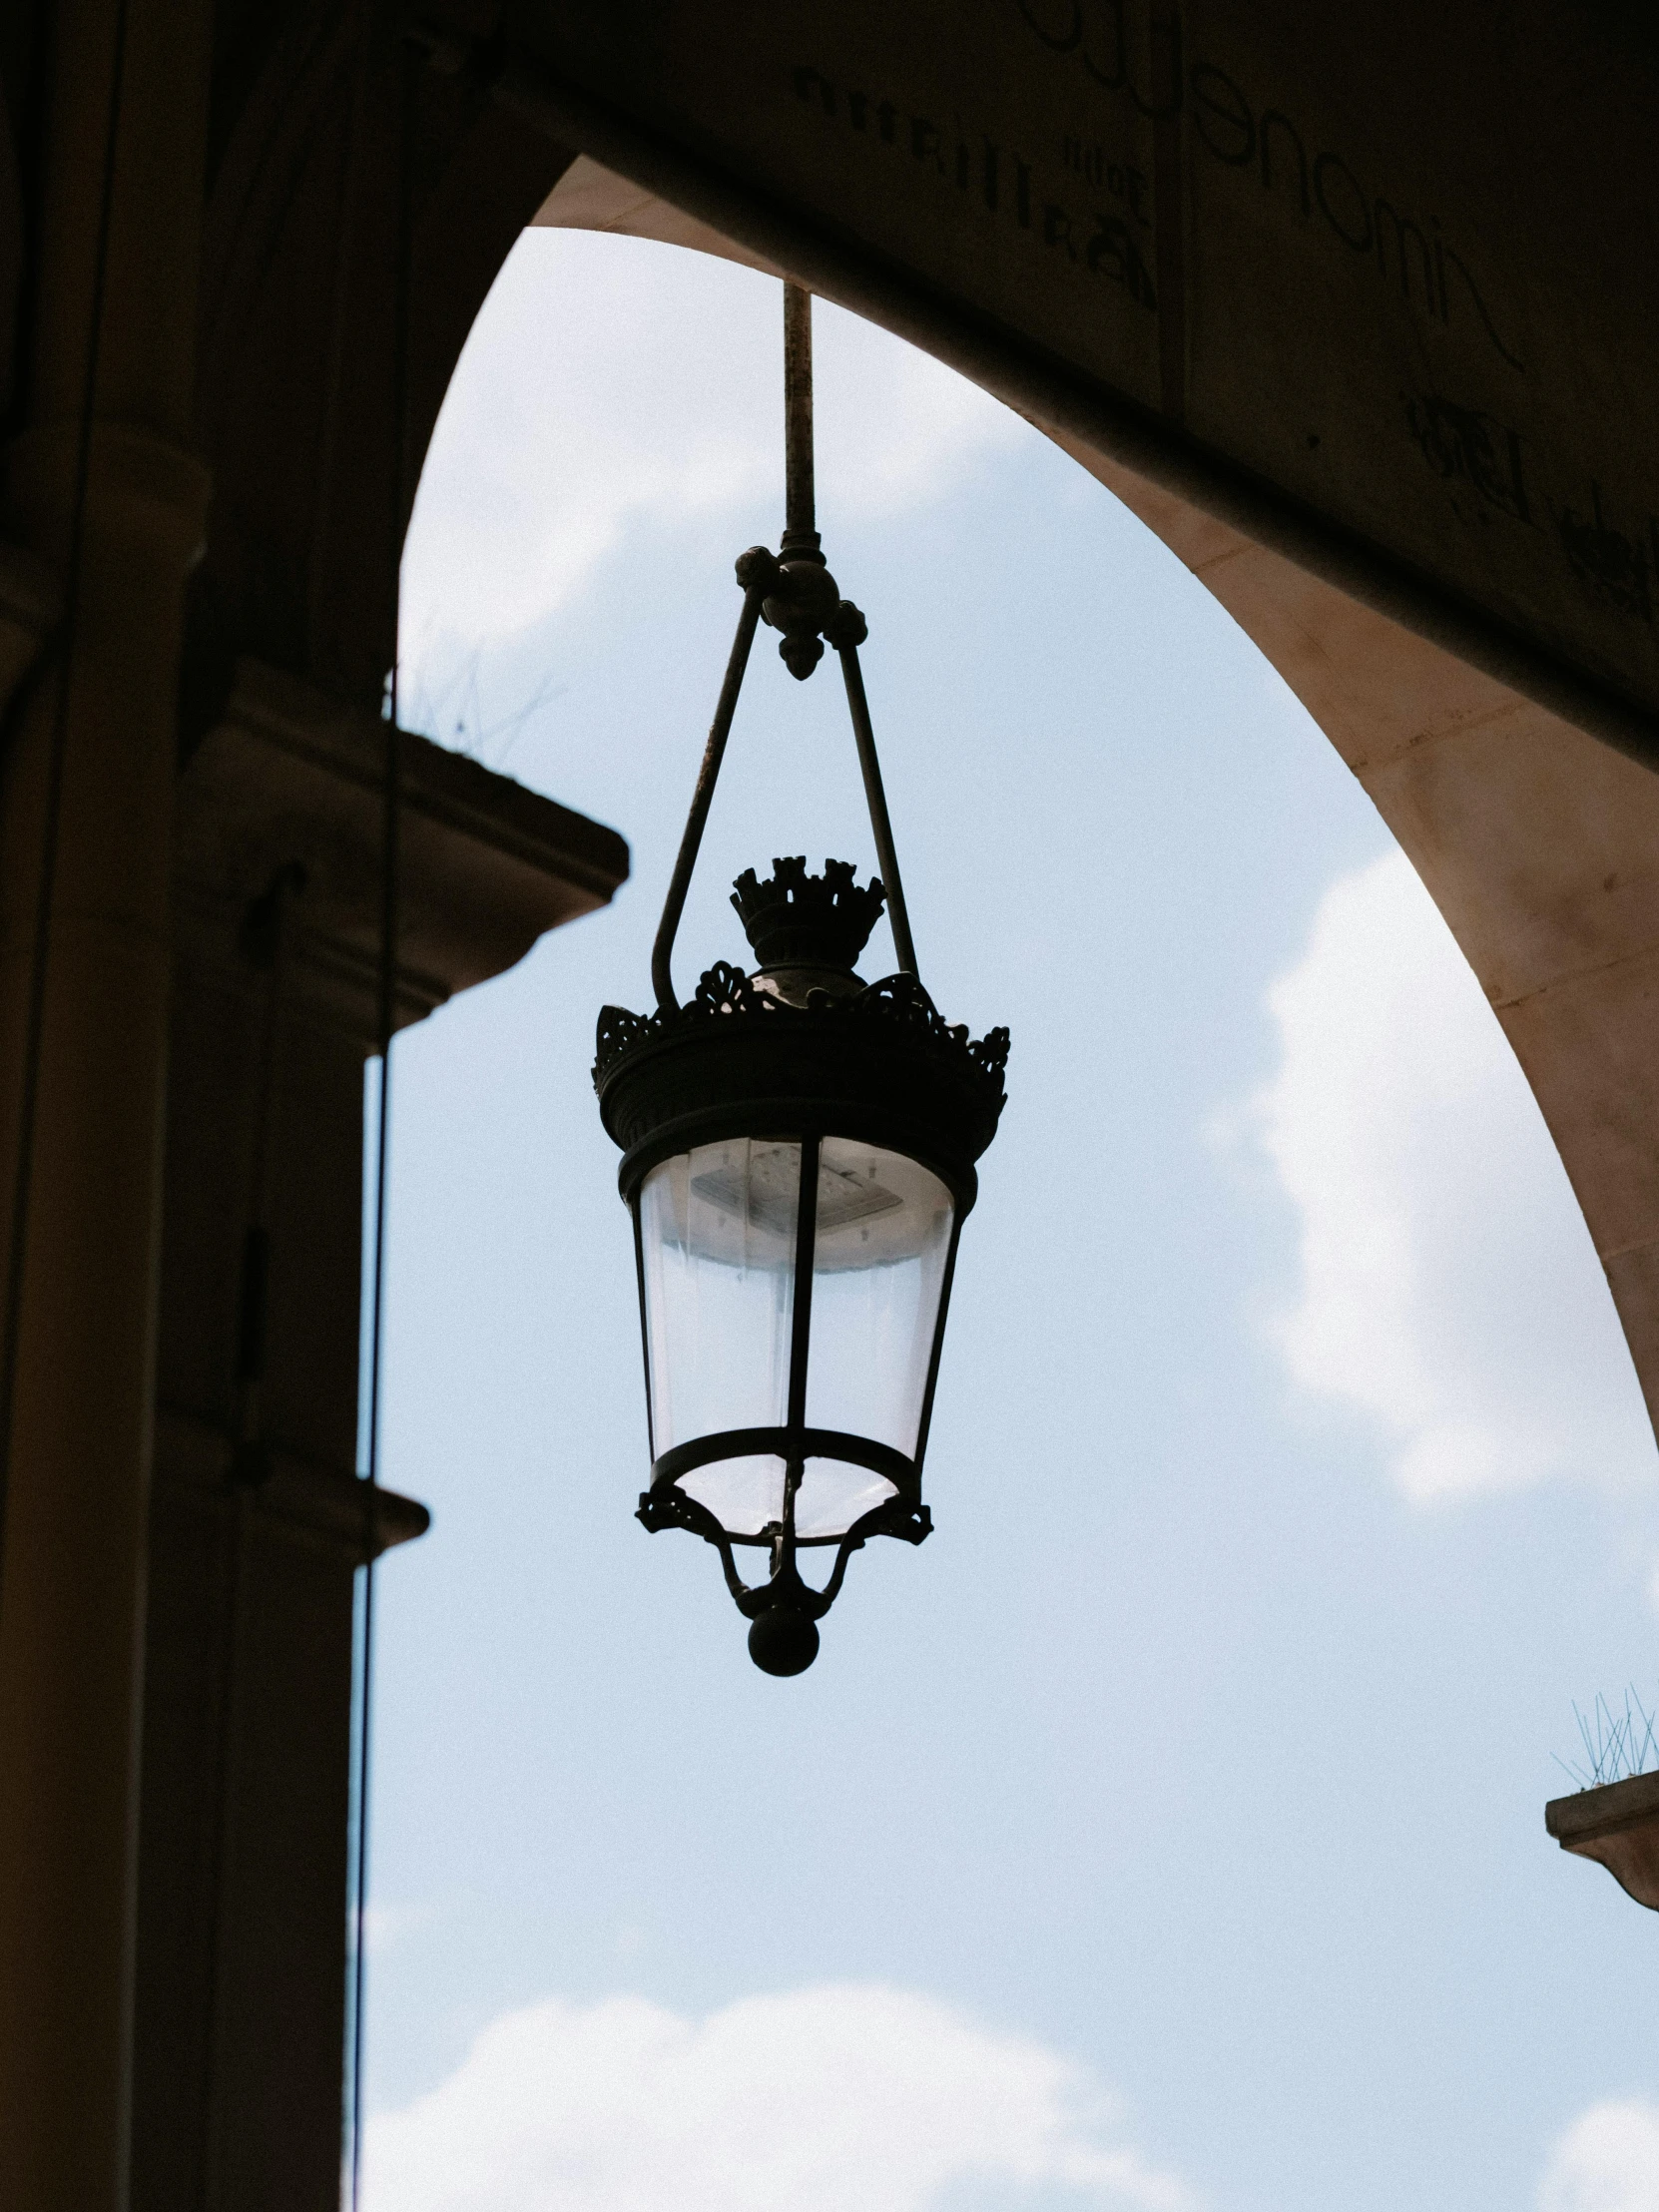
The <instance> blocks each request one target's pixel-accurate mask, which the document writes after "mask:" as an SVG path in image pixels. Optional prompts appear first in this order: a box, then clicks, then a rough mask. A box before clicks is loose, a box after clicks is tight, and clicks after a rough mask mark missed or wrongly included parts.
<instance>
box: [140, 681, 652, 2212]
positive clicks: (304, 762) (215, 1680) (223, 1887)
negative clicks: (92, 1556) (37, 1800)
mask: <svg viewBox="0 0 1659 2212" xmlns="http://www.w3.org/2000/svg"><path fill="white" fill-rule="evenodd" d="M384 749H385V731H384V725H383V724H380V723H378V722H376V721H374V720H372V719H371V718H368V717H366V716H362V715H358V714H353V713H352V712H350V711H348V710H345V709H342V708H339V707H337V706H330V705H329V704H328V703H327V702H326V701H324V700H323V699H321V698H320V697H319V695H318V694H316V693H315V692H314V691H312V690H311V689H310V688H309V687H308V686H306V685H305V684H303V683H302V682H300V681H298V680H296V679H294V678H291V677H278V676H277V675H276V674H275V673H274V672H272V671H270V670H264V669H261V668H259V667H257V666H252V665H248V664H245V666H244V668H243V670H242V673H241V677H240V680H239V682H238V685H237V688H236V691H235V692H234V694H233V697H232V701H231V705H230V709H229V711H228V713H227V715H226V718H225V719H224V721H223V722H222V723H221V724H220V725H219V726H218V727H217V728H216V729H215V730H214V731H212V732H211V733H210V735H209V736H208V738H207V740H206V741H205V743H204V744H203V746H202V747H201V749H200V751H199V752H198V753H197V755H196V756H195V758H194V760H193V761H192V763H191V765H190V767H189V768H188V770H187V771H186V772H185V776H184V779H183V782H182V785H181V789H180V800H179V819H178V834H177V839H176V846H175V862H176V864H175V897H174V916H175V919H174V931H175V945H176V951H175V969H174V975H175V980H174V996H173V1030H172V1064H171V1071H170V1079H169V1099H168V1114H167V1148H168V1172H167V1198H166V1215H165V1224H166V1226H165V1235H164V1243H163V1255H164V1257H163V1274H162V1301H161V1345H160V1359H159V1368H158V1378H159V1380H158V1399H159V1404H158V1415H157V1442H156V1472H155V1494H154V1503H153V1507H152V1514H151V1522H150V1553H151V1564H150V1604H149V1635H148V1657H147V1666H146V1695H145V1721H144V1807H143V1830H142V1847H141V1860H140V1907H139V1960H138V2001H137V2082H136V2094H135V2109H134V2159H133V2206H134V2212H330V2208H331V2207H332V2206H333V2205H334V2204H335V2202H336V2198H337V2193H338V2184H339V2171H340V2123H341V2059H342V2031H343V2027H344V2020H345V1980H346V1970H347V1957H346V1940H345V1936H346V1930H345V1906H346V1889H347V1852H348V1832H347V1819H346V1815H347V1805H348V1796H349V1782H350V1743H351V1730H350V1721H351V1690H352V1675H351V1653H352V1589H353V1579H354V1575H355V1570H356V1568H357V1566H358V1564H359V1562H360V1561H361V1559H362V1557H363V1555H364V1550H365V1538H366V1537H367V1536H368V1534H369V1531H368V1529H367V1526H366V1513H365V1505H366V1502H367V1501H366V1500H365V1494H364V1490H363V1486H362V1484H360V1483H359V1482H358V1481H356V1480H355V1479H354V1472H355V1454H356V1438H357V1367H358V1316H359V1282H360V1268H359V1257H360V1255H359V1243H360V1225H361V1219H362V1136H363V1062H364V1058H365V1056H366V1055H367V1054H368V1053H370V1052H371V1051H372V1050H373V1049H374V1041H375V1019H376V1000H377V987H376V986H377V972H378V971H377V954H378V933H379V923H380V883H381V874H380V861H381V819H382V818H381V802H382V774H383V763H384ZM402 758H403V775H402V790H403V806H402V810H401V821H402V832H401V837H400V847H401V853H402V865H401V870H400V881H401V897H400V901H399V904H400V910H401V912H400V930H399V938H400V947H401V953H402V958H401V961H400V966H399V973H398V979H397V996H396V1005H397V1017H398V1020H399V1023H400V1024H401V1023H407V1022H410V1021H416V1020H419V1019H421V1018H422V1017H424V1016H425V1015H426V1014H428V1013H429V1012H430V1011H431V1010H432V1009H433V1008H434V1007H435V1006H437V1005H439V1004H441V1003H442V1001H443V1000H444V999H445V998H447V997H448V996H449V995H450V993H451V992H453V991H456V990H460V989H463V988H465V987H467V986H468V985H470V984H473V983H476V982H480V981H482V980H483V979H484V978H485V977H486V976H488V975H492V974H495V973H497V972H498V971H499V970H500V969H502V968H505V967H508V966H510V965H512V963H513V962H514V961H515V960H517V959H518V958H520V957H521V956H522V954H523V953H525V952H526V951H528V950H529V948H530V946H531V945H532V944H533V943H534V942H535V940H536V938H537V937H538V936H539V935H540V934H541V933H542V932H543V931H544V930H546V929H550V928H553V927H555V926H556V925H557V924H558V923H560V922H562V921H565V920H568V919H570V918H572V917H573V916H574V915H577V914H580V913H584V912H587V911H589V910H590V909H592V908H593V907H595V906H597V905H599V904H601V903H602V902H603V901H604V900H605V899H607V898H608V897H609V896H610V894H611V891H612V890H613V889H614V887H615V885H616V884H617V882H618V881H620V880H621V878H622V876H623V875H624V874H625V873H626V870H627V848H626V846H625V845H624V844H623V842H622V840H621V838H620V837H618V836H616V835H615V834H614V833H613V832H611V831H609V830H601V829H600V828H598V827H597V825H595V824H592V823H589V822H586V821H584V820H583V819H582V818H581V817H580V816H577V815H573V814H570V813H569V812H567V811H566V810H565V809H563V808H561V807H557V806H554V805H553V804H552V803H551V802H550V801H548V800H544V799H540V798H537V797H536V796H535V795H534V794H532V793H530V792H526V791H524V790H522V789H521V788H520V787H519V786H517V785H515V784H512V783H509V782H508V781H507V779H506V778H504V777H498V776H492V775H489V774H488V773H487V772H486V771H484V770H483V769H480V768H479V767H477V766H476V765H475V764H474V763H472V762H470V761H465V760H460V759H457V758H456V757H455V756H454V755H452V754H447V753H443V752H441V751H439V750H438V749H437V748H436V747H434V746H431V745H428V744H427V743H425V741H424V740H422V739H419V738H410V737H405V738H404V739H403V740H402ZM301 879H302V887H300V884H301ZM277 883H281V884H284V885H286V886H287V887H286V888H285V889H284V890H283V891H282V892H281V893H280V894H279V895H280V897H281V901H282V906H283V910H284V913H285V923H284V927H283V930H282V933H281V935H282V942H281V944H280V945H278V943H277V937H276V933H275V932H274V931H273V929H272V927H271V923H272V920H273V918H274V916H273V907H272V904H271V902H270V900H269V894H270V892H271V889H272V886H273V885H274V884H277ZM251 921H252V923H253V926H252V927H251V926H250V923H251ZM274 994H275V996H274ZM262 1132H264V1137H263V1139H262ZM262 1151H263V1152H264V1153H265V1156H266V1163H267V1164H266V1169H265V1171H264V1172H263V1173H262V1171H261V1166H260V1156H261V1154H262ZM251 1225H252V1226H255V1227H257V1228H258V1229H260V1230H261V1231H263V1233H264V1235H265V1236H266V1237H267V1239H268V1241H269V1277H268V1280H269V1287H270V1295H269V1302H268V1307H267V1325H266V1328H265V1331H264V1348H263V1359H262V1360H261V1361H260V1362H259V1363H258V1364H259V1365H260V1366H261V1368H262V1369H263V1379H262V1381H261V1383H260V1386H259V1392H258V1405H257V1408H252V1409H251V1406H250V1402H249V1395H248V1390H247V1387H246V1386H244V1387H242V1388H241V1389H240V1390H239V1384H238V1370H239V1366H245V1365H246V1364H247V1363H245V1362H243V1361H242V1360H241V1358H240V1350H241V1339H242V1336H243V1331H244V1325H245V1322H246V1319H247V1309H246V1304H245V1300H244V1297H243V1293H242V1287H241V1286H242V1279H243V1271H244V1253H245V1250H246V1249H247V1241H248V1230H249V1228H250V1226H251ZM251 1410H253V1411H255V1412H257V1417H256V1418H253V1419H251V1418H250V1414H251ZM251 1431H254V1432H256V1433H257V1440H258V1443H259V1445H260V1446H261V1449H260V1451H259V1452H257V1453H256V1454H254V1455H252V1456H253V1459H254V1464H252V1465H248V1464H247V1462H248V1460H249V1457H250V1455H249V1454H247V1453H246V1452H245V1453H244V1454H243V1458H244V1462H245V1471H247V1472H250V1473H253V1474H256V1475H258V1476H259V1477H260V1479H258V1481H257V1482H256V1483H254V1484H252V1485H250V1484H248V1483H246V1482H239V1481H238V1480H237V1479H236V1478H235V1470H236V1465H237V1457H238V1454H237V1445H238V1443H239V1441H245V1440H246V1439H247V1438H248V1436H249V1434H250V1432H251ZM374 1503H375V1511H374V1521H375V1527H374V1531H373V1541H374V1543H375V1545H376V1548H382V1547H384V1546H385V1545H386V1544H391V1543H399V1542H401V1541H403V1540H404V1539H406V1538H408V1537H410V1536H415V1535H418V1534H419V1533H420V1532H421V1531H422V1529H423V1528H424V1527H425V1525H426V1515H425V1512H424V1510H423V1509H422V1508H421V1507H420V1506H418V1505H414V1504H411V1503H410V1502H409V1501H408V1500H407V1499H404V1498H398V1497H394V1496H389V1495H386V1494H385V1493H381V1495H380V1496H379V1498H378V1499H377V1500H375V1501H374ZM389 1571H392V1572H395V1571H396V1570H395V1565H393V1566H392V1568H391V1569H390V1570H389Z"/></svg>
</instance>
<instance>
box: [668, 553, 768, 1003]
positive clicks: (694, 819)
mask: <svg viewBox="0 0 1659 2212" xmlns="http://www.w3.org/2000/svg"><path fill="white" fill-rule="evenodd" d="M746 559H747V556H746ZM738 566H739V581H740V582H742V583H743V586H744V594H743V613H742V614H741V615H740V616H739V617H738V634H737V636H736V637H735V638H734V639H733V641H732V657H731V659H730V660H729V661H728V662H727V664H726V681H725V683H723V684H722V685H721V687H720V698H719V700H718V701H717V703H716V706H715V719H714V721H713V722H712V723H711V724H710V726H709V742H708V744H707V745H706V746H705V747H704V749H703V765H702V767H701V768H700V769H699V770H698V772H697V787H696V789H695V790H694V791H693V793H692V803H691V813H690V814H689V815H688V816H687V817H686V828H685V832H684V834H683V835H682V837H681V839H680V851H679V855H678V857H677V858H676V860H675V862H674V873H673V875H672V876H671V877H670V878H669V886H668V896H667V897H666V898H665V899H664V901H663V918H662V920H661V921H659V922H658V924H657V935H656V939H655V941H654V942H653V944H652V947H651V985H652V988H653V990H655V992H656V993H657V1007H658V1011H659V1012H661V1013H667V1014H671V1013H673V1012H674V1011H675V1009H676V1008H677V1007H678V1006H679V1003H680V1001H679V1000H678V999H677V998H676V997H675V995H674V976H673V973H672V964H673V959H674V939H675V935H676V932H677V931H678V929H679V927H680V916H681V913H682V912H683V911H684V909H685V904H686V893H687V891H688V890H689V889H690V888H691V879H692V870H693V868H694V867H696V865H697V853H698V848H699V846H700V845H701V844H702V842H703V830H704V826H705V824H706V823H707V822H708V820H709V803H710V801H711V800H712V799H713V798H714V796H715V782H716V779H717V778H718V777H719V775H720V764H721V760H722V757H723V756H724V754H725V752H726V741H727V739H728V738H729V737H730V736H731V734H732V717H733V715H734V714H736V712H737V707H738V694H739V692H740V691H741V690H742V689H743V675H744V670H745V669H746V668H747V667H748V666H749V653H750V648H751V647H752V646H753V645H754V643H755V632H756V629H757V627H758V626H759V624H760V620H761V601H762V600H763V599H764V598H765V597H766V577H765V576H764V575H761V576H755V577H753V578H752V579H750V578H745V577H744V575H743V566H744V564H743V562H740V563H739V564H738Z"/></svg>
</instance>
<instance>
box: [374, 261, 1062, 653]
mask: <svg viewBox="0 0 1659 2212" xmlns="http://www.w3.org/2000/svg"><path fill="white" fill-rule="evenodd" d="M815 350H816V356H817V357H816V364H815V365H816V383H817V418H818V446H819V470H818V474H819V505H820V510H821V517H820V520H821V527H825V526H827V525H832V523H833V521H834V520H835V518H836V517H838V516H842V515H849V514H850V515H869V514H895V513H898V512H900V511H902V510H903V509H905V508H908V507H911V506H914V505H916V504H918V503H921V502H923V501H925V500H927V499H930V498H934V497H936V496H938V494H939V493H940V492H942V491H943V490H945V489H946V488H947V487H948V485H949V484H950V483H951V482H952V481H953V480H954V479H955V478H956V477H957V476H959V475H960V474H961V473H962V471H963V470H964V469H966V468H967V467H969V466H971V465H972V463H973V462H974V460H975V459H976V458H977V457H978V456H979V455H980V454H982V453H984V452H986V451H988V450H991V449H994V448H997V447H1002V446H1006V445H1008V444H1010V443H1012V442H1013V441H1015V440H1016V439H1018V438H1020V437H1023V436H1028V435H1031V434H1032V433H1030V432H1029V431H1028V430H1027V429H1026V427H1025V425H1024V424H1023V423H1021V422H1020V421H1019V420H1018V418H1017V417H1016V416H1014V415H1013V414H1011V413H1010V412H1009V411H1008V410H1007V409H1006V408H1005V407H1002V406H1000V405H999V404H998V403H997V402H996V401H995V400H992V399H989V398H987V397H986V396H985V394H984V393H983V392H981V391H979V390H977V389H976V388H975V387H974V386H973V385H971V384H969V383H967V382H965V381H964V380H963V379H962V378H961V377H959V376H957V375H955V374H954V373H953V372H952V371H950V370H949V369H946V368H943V367H941V366H940V365H939V364H938V363H937V362H936V361H933V360H930V359H929V358H928V357H927V356H926V355H925V354H923V353H919V352H917V351H915V350H914V348H912V347H910V346H908V345H905V344H903V343H902V342H901V341H900V340H899V339H897V338H893V337H889V336H888V335H887V334H886V333H885V332H883V331H880V330H876V329H874V328H872V327H871V326H870V325H868V324H867V323H864V322H862V321H860V320H859V319H858V318H857V317H856V316H853V315H849V314H846V313H844V312H843V311H842V310H841V309H839V308H836V307H832V306H830V305H828V304H826V303H825V302H823V301H820V302H819V303H818V306H817V315H816V333H815ZM783 424H784V403H783V307H782V295H781V287H780V285H779V283H778V282H777V280H776V279H775V278H772V277H763V276H760V275H758V274H757V273H756V272H755V271H753V270H747V269H740V268H736V267H734V266H732V265H731V264H729V263H725V262H720V261H715V260H713V259H711V258H710V257H708V256H706V255H702V254H694V253H691V252H688V251H686V250H685V249H682V248H677V247H670V246H661V245H657V244H654V243H651V242H647V241H644V240H639V239H626V238H613V237H603V236H597V235H590V234H586V233H581V232H564V231H554V230H537V231H527V232H526V233H525V234H524V236H523V237H522V239H520V241H519V243H518V245H517V246H516V247H515V248H514V250H513V252H512V253H511V254H510V255H509V257H508V259H507V262H506V264H505V266H504V267H503V269H502V271H501V274H500V276H499V277H497V279H496V282H495V286H494V288H493V290H492V291H491V292H490V295H489V298H488V299H487V300H486V302H485V304H484V307H483V309H482V311H481V313H480V314H479V317H478V320H477V322H476V323H475V324H474V325H473V329H472V334H471V336H470V337H469V338H468V340H467V344H466V348H465V350H464V351H463V353H462V355H461V359H460V362H459V365H458V367H457V368H456V371H455V376H454V379H453V381H452V383H451V385H450V387H449V392H448V395H447V397H446V398H445V401H444V405H443V411H442V413H441V414H440V416H439V418H438V424H437V429H436V432H435V434H434V436H433V439H432V446H431V451H430V453H429V455H428V458H427V461H426V466H425V469H424V471H423V473H422V476H421V481H420V490H419V496H418V498H417V500H416V504H415V510H414V517H413V521H412V523H411V527H410V533H409V543H408V548H407V551H406V554H405V559H404V571H403V574H404V652H405V658H406V659H408V658H415V659H418V658H419V657H420V656H421V655H422V653H423V652H425V651H426V650H428V649H429V647H430V646H431V644H432V643H433V641H435V640H436V639H438V638H439V637H441V636H448V637H451V638H461V639H465V640H466V641H468V642H469V643H470V644H473V645H477V644H480V643H486V642H488V641H489V640H491V639H497V638H502V637H506V636H509V635H511V634H512V633H514V632H515V631H518V630H521V629H523V628H525V627H526V626H527V625H529V624H530V623H532V622H534V621H537V620H539V619H540V618H541V617H542V616H544V615H546V614H548V613H549V612H551V611H552V610H554V609H555V608H557V607H558V606H560V605H562V604H563V603H564V602H566V601H567V600H568V599H570V598H571V597H572V596H573V595H574V594H575V593H576V592H577V591H578V590H579V589H580V588H581V586H582V584H583V583H584V582H585V581H586V579H587V578H588V576H589V575H590V574H591V573H592V572H593V570H594V569H595V567H596V566H597V565H598V563H599V562H600V561H602V560H603V559H605V558H606V557H607V556H608V555H610V554H612V553H614V552H616V551H617V550H618V548H619V547H620V546H621V545H622V544H623V543H624V541H625V539H626V538H627V536H628V535H629V534H630V533H631V532H634V531H638V530H642V529H647V528H650V527H652V526H654V525H655V526H659V527H662V526H672V525H678V524H684V523H685V522H687V521H695V520H697V519H698V518H701V517H709V516H714V515H718V514H719V513H720V512H722V511H724V510H729V509H733V508H736V507H738V506H740V505H742V504H743V503H745V502H746V501H750V500H753V499H755V498H757V497H762V498H764V497H767V496H768V495H769V494H770V493H772V492H776V500H775V502H774V503H775V505H776V507H777V509H778V514H777V525H776V528H775V529H774V531H773V533H772V535H773V537H774V541H776V536H777V530H778V529H781V528H782V526H783ZM741 550H742V548H741V546H738V545H735V546H734V547H733V548H732V551H733V554H734V555H736V554H737V553H738V552H740V551H741Z"/></svg>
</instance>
